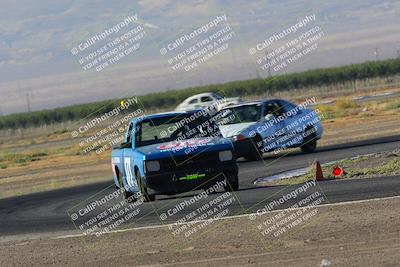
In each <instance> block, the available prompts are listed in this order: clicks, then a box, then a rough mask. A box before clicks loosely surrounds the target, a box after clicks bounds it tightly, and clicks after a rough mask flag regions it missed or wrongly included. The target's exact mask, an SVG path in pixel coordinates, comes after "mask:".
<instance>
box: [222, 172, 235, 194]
mask: <svg viewBox="0 0 400 267" xmlns="http://www.w3.org/2000/svg"><path fill="white" fill-rule="evenodd" d="M224 189H225V191H227V192H232V191H238V190H239V178H238V176H237V175H236V176H235V178H234V179H233V180H228V179H227V180H226V186H224Z"/></svg>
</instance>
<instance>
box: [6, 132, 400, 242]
mask: <svg viewBox="0 0 400 267" xmlns="http://www.w3.org/2000/svg"><path fill="white" fill-rule="evenodd" d="M399 146H400V136H397V137H391V138H381V139H375V140H369V141H363V142H355V143H349V144H345V145H336V146H331V147H325V148H323V149H319V150H318V151H317V152H315V153H312V154H303V153H301V152H295V153H292V154H289V155H286V156H285V157H276V156H273V155H269V154H266V155H265V156H264V160H263V161H258V162H246V161H242V160H240V161H239V180H240V186H239V188H240V190H239V191H238V192H235V193H232V196H233V197H234V201H233V202H232V203H230V204H229V206H228V207H229V213H228V214H227V215H226V216H230V215H238V214H244V213H252V212H255V211H257V210H258V209H260V208H262V207H263V206H265V205H266V204H267V203H270V202H272V201H273V200H277V199H279V198H282V196H283V195H286V194H288V193H290V192H292V191H293V190H295V189H296V188H299V187H300V186H302V185H294V186H274V187H256V186H255V185H254V184H253V181H254V180H255V179H256V178H259V177H265V176H269V175H272V174H276V173H279V172H283V171H287V170H292V169H296V168H303V167H307V166H309V164H310V163H311V162H313V161H314V160H319V161H320V162H321V163H326V162H330V161H335V160H339V159H342V158H346V157H353V156H357V155H361V154H368V153H375V152H382V151H389V150H393V149H394V148H396V147H399ZM296 151H297V150H296ZM312 190H313V191H319V192H321V193H322V194H323V195H324V197H325V200H324V201H325V203H336V202H343V201H352V200H362V199H371V198H379V197H390V196H400V177H381V178H371V179H352V180H350V179H349V180H335V181H323V182H318V183H317V184H316V185H315V186H314V187H313V188H312ZM113 191H115V189H114V187H113V185H112V181H111V171H110V182H109V183H98V184H92V185H87V186H80V187H74V188H69V189H62V190H57V191H50V192H44V193H37V194H31V195H26V196H22V197H16V198H9V199H3V200H0V236H1V237H3V238H4V237H7V236H14V235H27V234H42V233H58V232H61V231H62V232H64V231H67V232H68V231H72V232H71V233H80V232H82V231H79V230H78V229H76V227H78V225H80V224H81V223H84V222H85V220H87V219H89V218H90V217H88V216H89V215H90V216H93V215H94V216H95V215H96V214H100V213H102V212H103V211H105V210H107V209H109V208H110V207H113V206H115V204H116V203H118V202H120V201H121V200H122V198H121V197H118V198H114V199H112V200H110V201H107V202H106V203H105V204H104V205H101V206H99V207H97V208H96V210H95V211H94V213H90V212H89V213H87V214H86V215H85V216H86V217H85V216H82V218H81V217H80V218H78V219H77V220H76V221H73V220H71V217H70V216H69V215H68V214H67V212H68V213H69V214H70V215H71V214H72V213H74V212H75V211H78V210H79V209H82V208H84V207H85V206H86V205H87V204H88V203H91V202H93V201H94V200H96V199H100V198H102V197H103V196H105V195H108V194H111V193H112V192H113ZM310 192H311V191H309V192H307V195H308V194H309V193H310ZM199 193H201V192H200V191H197V192H190V194H186V195H185V196H157V200H156V201H155V202H152V203H143V204H141V205H138V207H139V209H140V212H139V214H137V215H135V216H134V217H133V218H132V219H131V220H129V221H127V222H126V223H124V224H123V225H120V226H119V227H118V228H117V229H121V228H124V227H137V226H146V225H157V224H163V223H173V222H176V220H178V219H180V218H182V217H184V216H185V215H188V214H190V213H191V212H193V211H195V210H196V209H198V208H199V207H202V206H203V205H204V203H205V202H210V201H211V200H213V199H216V198H218V197H219V198H221V196H222V194H223V192H220V193H214V194H211V195H209V196H208V197H207V198H204V199H200V200H199V201H196V202H194V203H192V204H190V205H187V206H186V207H185V208H184V209H182V210H180V211H179V212H177V213H175V214H174V215H173V216H172V215H171V216H167V218H165V220H164V221H162V220H160V215H161V214H168V210H170V211H171V208H173V207H176V205H177V204H179V203H182V202H184V201H185V200H187V201H188V200H190V199H192V198H193V197H194V196H196V195H197V194H199ZM299 196H301V194H299ZM82 202H83V203H82ZM79 203H81V204H79ZM220 203H222V202H220ZM293 203H294V202H293V200H288V201H286V202H285V203H284V204H282V205H279V207H277V209H282V208H286V207H290V206H291V205H292V204H293ZM77 204H79V205H78V206H76V205H77ZM84 217H85V218H84Z"/></svg>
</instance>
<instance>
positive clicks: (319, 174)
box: [315, 161, 324, 181]
mask: <svg viewBox="0 0 400 267" xmlns="http://www.w3.org/2000/svg"><path fill="white" fill-rule="evenodd" d="M315 179H316V180H317V181H323V180H324V174H323V172H322V168H321V164H320V163H319V161H317V168H316V173H315Z"/></svg>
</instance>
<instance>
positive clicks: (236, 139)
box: [231, 134, 246, 141]
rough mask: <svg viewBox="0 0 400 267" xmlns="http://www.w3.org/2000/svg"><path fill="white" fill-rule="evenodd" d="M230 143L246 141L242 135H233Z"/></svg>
mask: <svg viewBox="0 0 400 267" xmlns="http://www.w3.org/2000/svg"><path fill="white" fill-rule="evenodd" d="M231 138H232V141H242V140H245V139H246V136H244V135H243V134H239V135H235V136H232V137H231Z"/></svg>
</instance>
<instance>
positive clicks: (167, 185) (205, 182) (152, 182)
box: [145, 160, 238, 195]
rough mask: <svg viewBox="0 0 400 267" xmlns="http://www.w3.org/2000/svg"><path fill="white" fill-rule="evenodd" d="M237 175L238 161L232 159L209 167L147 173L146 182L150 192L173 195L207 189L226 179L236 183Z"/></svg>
mask: <svg viewBox="0 0 400 267" xmlns="http://www.w3.org/2000/svg"><path fill="white" fill-rule="evenodd" d="M177 169H178V168H177ZM237 175H238V167H237V164H236V161H235V160H231V161H227V162H219V163H218V164H215V165H212V166H209V167H208V168H196V167H194V168H191V169H187V170H174V169H171V170H167V171H162V172H157V173H146V179H145V183H146V187H147V191H148V193H149V194H165V195H172V194H177V193H182V192H188V191H192V190H198V189H207V188H210V187H212V186H213V185H215V184H216V183H217V182H221V181H224V180H225V179H226V180H227V182H228V183H234V181H235V179H237Z"/></svg>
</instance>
